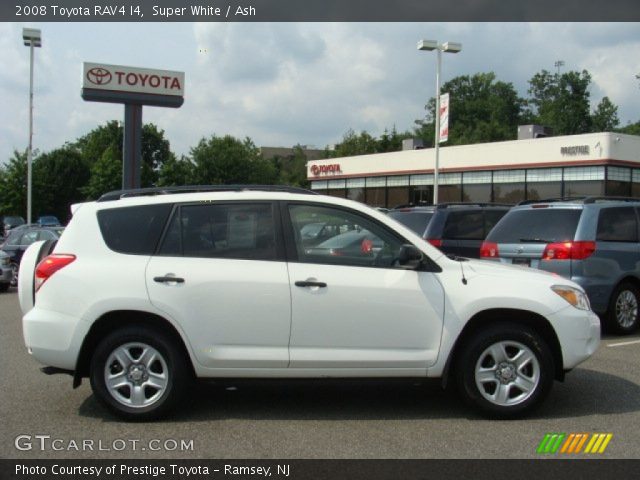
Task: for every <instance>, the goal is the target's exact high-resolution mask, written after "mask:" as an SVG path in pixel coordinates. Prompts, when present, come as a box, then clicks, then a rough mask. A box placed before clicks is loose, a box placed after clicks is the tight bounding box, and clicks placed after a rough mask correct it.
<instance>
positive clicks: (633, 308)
mask: <svg viewBox="0 0 640 480" xmlns="http://www.w3.org/2000/svg"><path fill="white" fill-rule="evenodd" d="M639 307H640V291H639V290H638V288H637V287H636V286H635V285H633V284H632V283H627V282H624V283H621V284H620V285H618V286H617V287H616V289H615V290H614V292H613V295H611V301H610V303H609V310H608V311H607V315H606V326H607V327H608V328H609V330H611V331H612V332H614V333H617V334H621V335H628V334H630V333H632V332H634V331H635V330H637V329H638V327H639V326H640V321H639V319H638V316H639V315H638V314H639V312H640V308H639Z"/></svg>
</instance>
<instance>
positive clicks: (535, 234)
mask: <svg viewBox="0 0 640 480" xmlns="http://www.w3.org/2000/svg"><path fill="white" fill-rule="evenodd" d="M581 214H582V210H581V209H577V208H531V209H529V208H528V209H524V210H511V211H510V212H509V213H507V214H506V215H505V216H504V217H502V219H501V220H500V221H499V222H498V223H497V224H496V226H495V227H494V228H493V230H491V232H490V233H489V235H488V236H487V241H490V242H494V243H528V242H530V241H539V242H567V241H570V240H573V239H574V237H575V234H576V227H577V226H578V221H579V220H580V215H581Z"/></svg>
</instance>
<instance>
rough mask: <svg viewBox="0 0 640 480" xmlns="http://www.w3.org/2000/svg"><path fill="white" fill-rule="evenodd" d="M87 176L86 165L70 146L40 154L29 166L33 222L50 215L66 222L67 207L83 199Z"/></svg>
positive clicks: (67, 215)
mask: <svg viewBox="0 0 640 480" xmlns="http://www.w3.org/2000/svg"><path fill="white" fill-rule="evenodd" d="M89 175H90V169H89V165H88V164H87V163H86V162H85V160H84V159H83V158H82V155H81V154H80V152H79V151H78V149H76V148H74V147H73V146H71V145H65V146H64V147H62V148H58V149H55V150H52V151H51V152H48V153H43V154H42V155H40V156H39V157H38V158H37V160H36V161H35V162H34V164H33V212H34V216H33V217H34V219H35V218H37V217H38V216H40V215H45V214H53V215H55V216H57V217H58V219H60V220H61V221H62V222H66V221H67V220H68V219H69V217H70V211H69V207H70V205H71V204H73V203H77V202H81V201H83V200H84V193H83V191H82V188H83V187H84V186H85V184H86V183H87V181H88V180H89Z"/></svg>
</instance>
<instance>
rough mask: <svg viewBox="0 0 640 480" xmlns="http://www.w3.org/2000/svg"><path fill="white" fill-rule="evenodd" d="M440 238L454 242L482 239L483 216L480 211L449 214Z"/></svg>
mask: <svg viewBox="0 0 640 480" xmlns="http://www.w3.org/2000/svg"><path fill="white" fill-rule="evenodd" d="M442 238H449V239H454V240H482V239H484V215H483V213H482V210H478V211H466V212H451V213H449V215H447V221H446V223H445V226H444V231H443V232H442Z"/></svg>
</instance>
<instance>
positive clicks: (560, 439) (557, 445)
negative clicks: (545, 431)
mask: <svg viewBox="0 0 640 480" xmlns="http://www.w3.org/2000/svg"><path fill="white" fill-rule="evenodd" d="M566 435H567V434H566V433H560V434H559V435H558V439H557V440H556V443H555V444H554V445H553V447H552V448H551V453H556V452H557V451H558V449H559V448H560V445H561V444H562V440H564V437H565V436H566Z"/></svg>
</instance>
